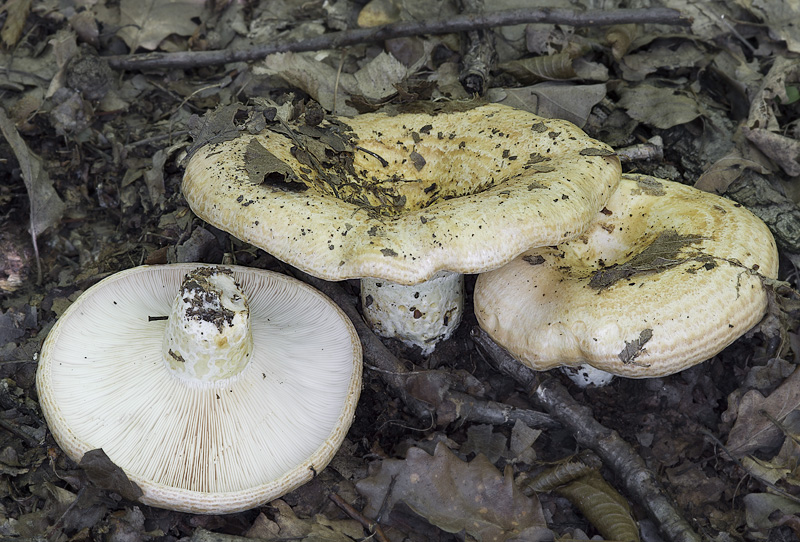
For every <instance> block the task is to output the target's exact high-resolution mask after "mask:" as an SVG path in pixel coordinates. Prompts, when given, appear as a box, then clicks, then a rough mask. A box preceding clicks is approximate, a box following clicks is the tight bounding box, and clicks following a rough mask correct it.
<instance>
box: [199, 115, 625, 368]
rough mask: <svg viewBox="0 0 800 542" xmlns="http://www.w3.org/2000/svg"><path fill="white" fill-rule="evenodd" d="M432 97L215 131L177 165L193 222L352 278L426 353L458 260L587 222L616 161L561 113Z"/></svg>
mask: <svg viewBox="0 0 800 542" xmlns="http://www.w3.org/2000/svg"><path fill="white" fill-rule="evenodd" d="M419 107H421V106H419ZM428 109H429V110H428V111H427V112H416V113H402V114H394V115H393V114H389V113H386V112H382V113H371V114H366V115H360V116H357V117H354V118H328V119H327V120H325V121H323V123H322V124H320V125H319V126H314V127H311V126H305V125H302V126H296V127H290V126H289V125H287V124H285V123H282V124H280V125H276V126H273V127H272V128H270V129H267V130H265V131H263V132H261V133H259V134H257V135H251V134H242V135H240V136H239V137H237V138H235V139H233V140H229V141H225V142H222V143H213V144H209V145H207V146H205V147H203V148H201V149H200V150H199V151H198V152H196V153H195V154H194V155H193V156H192V158H191V159H190V160H189V162H188V164H187V167H186V174H185V176H184V180H183V192H184V195H185V196H186V199H187V201H188V202H189V204H190V206H191V208H192V210H193V211H194V212H195V213H196V214H197V215H198V216H199V217H200V218H202V219H203V220H206V221H207V222H209V223H211V224H213V225H215V226H217V227H219V228H221V229H223V230H225V231H228V232H230V233H232V234H233V235H235V236H236V237H238V238H240V239H243V240H245V241H247V242H249V243H252V244H254V245H256V246H258V247H260V248H262V249H264V250H266V251H267V252H269V253H271V254H272V255H274V256H276V257H277V258H279V259H281V260H283V261H285V262H287V263H289V264H291V265H293V266H295V267H298V268H300V269H301V270H303V271H305V272H307V273H309V274H312V275H315V276H317V277H319V278H322V279H326V280H343V279H350V278H361V279H362V294H361V295H362V305H363V310H364V313H365V316H366V318H367V319H368V320H369V322H370V323H371V325H372V326H373V328H374V329H375V330H376V331H377V332H378V333H379V334H381V335H384V336H394V337H396V338H398V339H401V340H403V341H405V342H406V343H408V344H412V345H417V346H419V347H420V348H421V349H422V351H423V353H426V354H427V353H430V352H431V351H432V350H433V348H434V346H435V344H436V343H437V342H438V341H439V340H441V339H443V338H445V337H447V336H449V335H450V333H452V331H453V330H454V329H455V328H456V327H457V325H458V323H459V322H460V320H461V312H462V308H463V295H462V292H463V286H462V284H463V277H462V275H461V274H462V273H480V272H484V271H488V270H491V269H495V268H497V267H499V266H501V265H503V264H504V263H506V262H508V261H509V260H511V259H512V258H514V257H515V256H517V255H518V254H520V253H521V252H523V251H524V250H527V249H528V248H530V247H532V246H542V245H553V244H557V243H560V242H562V241H564V240H566V239H569V238H571V237H573V236H575V235H578V234H579V233H581V232H582V231H583V230H584V229H585V228H586V227H587V226H588V224H589V222H590V221H591V219H592V217H593V216H594V215H595V213H596V212H597V211H598V210H600V209H601V208H602V207H603V205H604V204H605V202H606V200H607V199H608V198H609V196H610V195H611V193H612V192H613V191H614V189H615V188H616V186H617V183H618V182H619V175H620V165H619V160H618V159H617V158H616V156H614V155H613V152H612V151H611V149H610V148H609V147H608V146H606V145H605V144H603V143H600V142H598V141H595V140H593V139H590V138H589V137H588V136H586V134H584V133H583V132H582V131H581V130H580V129H578V128H577V127H575V126H574V125H572V124H570V123H568V122H565V121H561V120H552V119H543V118H540V117H538V116H536V115H533V114H531V113H527V112H525V111H520V110H516V109H512V108H509V107H506V106H501V105H495V104H492V105H483V106H480V107H474V106H472V105H464V104H460V105H459V104H450V105H448V106H447V107H442V108H440V109H433V108H430V107H429V108H428Z"/></svg>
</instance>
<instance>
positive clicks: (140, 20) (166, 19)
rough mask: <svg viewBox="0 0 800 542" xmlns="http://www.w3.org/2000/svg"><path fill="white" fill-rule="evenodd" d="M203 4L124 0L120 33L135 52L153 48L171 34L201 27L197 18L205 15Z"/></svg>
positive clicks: (197, 1)
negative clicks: (196, 20) (198, 25)
mask: <svg viewBox="0 0 800 542" xmlns="http://www.w3.org/2000/svg"><path fill="white" fill-rule="evenodd" d="M203 6H204V2H203V1H202V0H146V1H142V0H122V2H121V3H120V6H119V10H120V25H121V28H120V30H119V32H118V33H117V34H118V35H119V37H120V38H122V39H123V40H124V41H125V43H127V44H128V47H130V49H131V51H135V50H136V49H138V48H139V47H141V48H143V49H148V50H150V51H152V50H153V49H155V48H156V47H158V45H159V44H160V43H161V42H162V41H163V40H164V38H166V37H167V36H169V35H170V34H178V35H179V36H190V35H192V34H193V33H194V32H195V30H197V23H196V22H194V21H193V19H195V18H197V17H200V16H201V15H202V14H203Z"/></svg>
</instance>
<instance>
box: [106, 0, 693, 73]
mask: <svg viewBox="0 0 800 542" xmlns="http://www.w3.org/2000/svg"><path fill="white" fill-rule="evenodd" d="M528 23H549V24H560V25H566V26H610V25H615V24H630V23H658V24H669V25H689V24H691V20H690V19H689V18H687V17H684V16H683V15H682V14H681V12H680V11H677V10H674V9H667V8H654V9H615V10H586V11H575V10H569V9H556V8H540V9H511V10H503V11H495V12H492V13H485V14H463V15H455V16H453V17H449V18H447V19H433V20H430V21H404V22H399V23H393V24H387V25H383V26H376V27H373V28H357V29H353V30H344V31H341V32H329V33H327V34H322V35H320V36H316V37H313V38H309V39H305V40H300V41H289V42H287V41H284V40H275V41H272V42H270V43H264V44H261V45H256V46H254V47H250V48H247V49H231V50H227V49H226V50H219V51H187V52H180V53H148V54H143V55H121V56H109V57H105V60H107V61H108V64H109V66H111V67H112V68H114V69H117V70H150V69H173V68H179V69H181V68H194V67H198V66H211V65H217V64H227V63H229V62H249V61H252V60H259V59H262V58H264V57H265V56H267V55H271V54H274V53H286V52H290V51H292V52H301V51H319V50H321V49H338V48H340V47H345V46H348V45H355V44H359V43H374V42H380V41H384V40H387V39H391V38H403V37H408V36H419V35H422V34H450V33H454V32H465V31H469V30H481V29H485V28H491V27H496V26H509V25H517V24H528Z"/></svg>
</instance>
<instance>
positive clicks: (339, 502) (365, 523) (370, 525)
mask: <svg viewBox="0 0 800 542" xmlns="http://www.w3.org/2000/svg"><path fill="white" fill-rule="evenodd" d="M328 498H329V499H330V500H332V501H333V502H334V503H335V504H336V506H338V507H339V508H341V509H342V510H344V512H345V514H347V515H348V516H350V517H351V518H353V519H354V520H356V521H357V522H359V523H360V524H361V526H362V527H364V529H365V530H366V531H367V532H369V534H370V535H371V536H374V537H375V540H377V541H378V542H389V539H388V538H386V535H385V534H383V529H381V526H380V525H378V523H377V522H375V521H372V520H371V519H369V518H368V517H366V516H365V515H364V514H362V513H361V512H359V511H358V510H356V509H355V508H353V507H352V506H351V505H350V503H348V502H347V501H345V500H344V499H343V498H341V497H340V496H339V495H338V494H336V493H331V494H330V495H328Z"/></svg>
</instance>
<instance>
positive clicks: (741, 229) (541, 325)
mask: <svg viewBox="0 0 800 542" xmlns="http://www.w3.org/2000/svg"><path fill="white" fill-rule="evenodd" d="M777 272H778V254H777V249H776V247H775V241H774V240H773V238H772V234H771V233H770V231H769V229H768V228H767V227H766V225H765V224H764V223H763V222H762V221H761V220H759V219H758V218H757V217H755V216H754V215H753V214H752V213H750V212H749V211H747V210H746V209H745V208H744V207H742V206H741V205H739V204H737V203H735V202H733V201H731V200H728V199H725V198H721V197H719V196H715V195H712V194H708V193H705V192H702V191H700V190H697V189H694V188H691V187H688V186H685V185H682V184H678V183H674V182H670V181H665V180H661V179H656V178H654V177H647V176H642V175H623V178H622V181H621V183H620V186H619V189H618V190H617V192H616V193H615V194H614V196H612V198H611V199H610V200H609V201H608V203H606V206H605V208H604V209H603V210H602V211H601V212H600V213H598V214H597V217H596V219H595V222H594V224H592V225H591V226H590V227H589V228H588V229H587V230H586V232H585V233H584V234H582V235H581V236H579V237H577V238H575V239H573V240H571V241H568V242H566V243H562V244H560V245H558V246H555V247H545V248H538V249H533V250H530V251H528V252H526V253H525V254H523V255H522V256H520V257H519V258H517V259H515V260H514V261H512V262H511V263H509V264H507V265H505V266H504V267H502V268H500V269H498V270H495V271H492V272H489V273H485V274H483V275H481V276H480V277H478V281H477V284H476V286H475V313H476V315H477V317H478V321H479V323H480V325H481V327H482V328H483V329H485V330H486V331H487V332H488V333H489V335H491V336H492V338H493V339H495V340H496V341H497V342H498V343H500V344H501V345H502V346H504V347H505V348H506V349H507V350H508V351H509V352H510V353H511V354H512V355H513V356H514V357H516V358H517V359H519V360H521V361H522V362H523V363H524V364H526V365H528V366H529V367H532V368H534V369H537V370H545V369H550V368H552V367H557V366H560V365H563V366H580V365H584V364H588V365H589V366H592V367H594V368H596V369H599V370H601V371H605V372H608V373H611V374H615V375H621V376H627V377H632V378H645V377H653V376H664V375H668V374H671V373H675V372H678V371H681V370H683V369H685V368H687V367H689V366H691V365H694V364H696V363H700V362H702V361H704V360H706V359H708V358H710V357H712V356H713V355H715V354H717V353H718V352H719V351H721V350H722V349H723V348H725V347H726V346H728V345H729V344H730V343H732V342H733V341H734V340H735V339H736V338H738V337H739V336H740V335H742V334H743V333H744V332H746V331H747V330H748V329H750V328H751V327H752V326H754V325H755V324H756V323H758V321H759V320H760V319H761V318H762V316H763V315H764V312H765V310H766V307H767V294H766V291H765V288H764V286H763V285H762V277H769V278H775V277H776V276H777Z"/></svg>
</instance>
